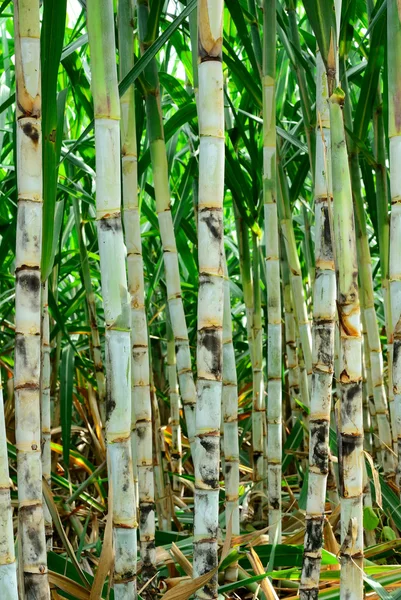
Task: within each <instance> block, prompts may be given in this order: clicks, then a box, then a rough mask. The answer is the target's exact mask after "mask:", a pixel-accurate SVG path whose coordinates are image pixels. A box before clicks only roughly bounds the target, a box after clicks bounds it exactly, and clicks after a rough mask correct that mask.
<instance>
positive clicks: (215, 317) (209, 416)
mask: <svg viewBox="0 0 401 600" xmlns="http://www.w3.org/2000/svg"><path fill="white" fill-rule="evenodd" d="M223 5H224V3H223V0H216V1H215V2H214V3H213V4H211V3H210V2H208V1H207V0H200V1H199V2H198V78H199V101H198V112H199V134H200V143H199V205H198V211H199V217H198V239H199V244H198V264H199V294H198V325H197V327H198V345H197V371H198V382H197V404H196V457H195V458H196V460H195V520H194V560H193V571H194V577H197V576H200V575H203V574H204V573H208V572H210V571H211V570H213V569H214V568H215V567H217V562H218V554H217V548H218V547H217V530H218V517H219V470H220V448H219V437H220V418H221V417H220V415H221V396H222V360H223V343H222V342H223V304H224V303H223V280H224V270H223V252H224V248H223V198H224V143H225V139H224V98H223V69H222V42H223V31H222V27H223ZM217 595H218V593H217V574H215V575H214V576H213V577H212V579H211V580H210V581H209V583H207V584H206V585H205V586H203V587H202V588H201V589H199V590H198V591H197V592H196V597H197V598H202V599H209V598H217Z"/></svg>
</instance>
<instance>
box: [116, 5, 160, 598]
mask: <svg viewBox="0 0 401 600" xmlns="http://www.w3.org/2000/svg"><path fill="white" fill-rule="evenodd" d="M133 24H134V6H133V2H132V0H120V2H119V4H118V46H119V56H120V78H121V79H123V78H124V77H125V75H126V74H127V73H128V71H129V70H130V69H131V68H132V67H133V64H134V31H133ZM120 107H121V168H122V199H123V208H124V212H123V219H124V233H125V245H126V248H127V276H128V292H129V295H130V305H131V382H130V384H131V456H132V471H133V484H134V502H135V505H136V506H138V503H139V482H138V471H139V468H141V469H145V470H146V471H148V470H149V465H150V464H151V460H152V446H150V448H148V449H147V451H148V453H149V454H150V456H149V454H148V455H146V454H142V460H144V461H145V464H143V463H142V464H141V466H140V467H138V447H137V438H136V425H137V416H136V415H137V413H138V410H135V409H136V406H137V405H139V406H140V407H142V408H143V407H144V406H145V407H147V409H148V411H147V416H148V420H149V418H151V407H150V384H149V370H148V369H147V368H146V367H147V365H149V351H148V330H147V321H146V312H145V298H144V290H145V286H144V275H143V260H142V240H141V227H140V212H139V203H138V156H137V142H136V123H135V90H134V86H133V85H131V86H130V87H129V88H128V90H127V92H126V93H125V94H124V96H122V98H121V102H120ZM142 364H144V365H145V369H143V368H142ZM139 412H140V411H139ZM135 525H136V524H135ZM136 536H137V534H136V532H135V541H136ZM134 551H135V555H136V553H137V549H136V547H135V549H134ZM135 558H136V556H135ZM136 568H137V565H136V560H135V562H134V564H133V573H136ZM132 592H133V594H135V597H136V589H135V588H133V590H132Z"/></svg>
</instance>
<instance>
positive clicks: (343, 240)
mask: <svg viewBox="0 0 401 600" xmlns="http://www.w3.org/2000/svg"><path fill="white" fill-rule="evenodd" d="M343 103H344V92H343V91H342V90H341V89H340V88H336V90H335V91H334V92H333V94H332V96H331V97H330V102H329V105H330V128H331V155H332V177H333V205H334V215H333V231H334V242H335V254H334V255H335V260H336V274H337V310H338V316H339V328H340V369H339V370H340V377H339V379H340V382H339V383H340V401H341V404H340V423H339V468H340V493H341V541H342V545H341V550H340V562H341V576H340V597H341V600H346V599H347V598H352V599H353V600H362V598H363V507H362V494H363V482H362V474H363V418H362V362H361V350H362V337H361V319H360V308H359V291H358V260H357V253H356V240H355V223H354V214H353V203H352V188H351V179H350V172H349V165H348V156H347V148H346V143H345V130H344V121H343V114H342V105H343Z"/></svg>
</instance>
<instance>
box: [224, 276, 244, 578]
mask: <svg viewBox="0 0 401 600" xmlns="http://www.w3.org/2000/svg"><path fill="white" fill-rule="evenodd" d="M224 266H225V268H224V275H225V279H224V315H223V398H222V417H223V432H224V436H223V447H224V480H225V491H226V526H227V527H228V526H229V524H230V526H231V533H232V535H233V536H236V535H239V534H240V521H239V502H238V500H239V497H238V490H239V481H240V473H239V434H238V387H237V369H236V364H235V351H234V344H233V337H232V336H233V333H232V332H233V327H232V320H231V302H230V280H229V277H228V272H227V265H226V264H225V265H224ZM224 577H225V581H226V582H227V583H229V582H233V581H237V579H238V565H237V564H236V563H233V564H231V565H230V566H229V567H228V569H226V571H225V574H224Z"/></svg>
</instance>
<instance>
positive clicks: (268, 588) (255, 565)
mask: <svg viewBox="0 0 401 600" xmlns="http://www.w3.org/2000/svg"><path fill="white" fill-rule="evenodd" d="M248 558H249V562H250V563H251V565H252V569H253V570H254V572H255V575H264V574H265V569H264V567H263V565H262V562H261V560H260V558H259V556H258V555H257V554H256V552H255V550H254V549H253V548H251V550H250V554H248ZM259 585H260V587H261V588H262V591H263V593H264V595H265V596H266V599H267V600H279V598H278V596H277V594H276V592H275V591H274V588H273V585H272V582H271V581H270V579H269V578H268V577H266V578H265V579H262V580H261V582H260V584H259Z"/></svg>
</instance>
